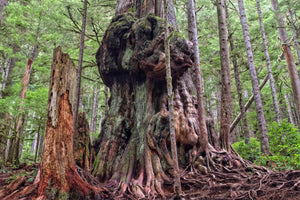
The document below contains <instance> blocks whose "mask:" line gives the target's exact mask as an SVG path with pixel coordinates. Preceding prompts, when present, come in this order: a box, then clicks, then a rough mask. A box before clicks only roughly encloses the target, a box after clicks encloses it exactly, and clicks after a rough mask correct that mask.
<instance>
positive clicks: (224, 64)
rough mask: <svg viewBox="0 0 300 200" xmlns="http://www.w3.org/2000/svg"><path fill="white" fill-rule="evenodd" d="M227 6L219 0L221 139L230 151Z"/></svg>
mask: <svg viewBox="0 0 300 200" xmlns="http://www.w3.org/2000/svg"><path fill="white" fill-rule="evenodd" d="M225 6H226V5H225V1H224V0H217V13H218V27H219V45H220V59H221V60H220V61H221V122H220V137H219V139H220V145H221V148H224V149H226V150H227V151H228V152H230V150H231V146H230V123H231V84H230V59H229V48H228V31H227V22H226V12H225V11H226V8H225Z"/></svg>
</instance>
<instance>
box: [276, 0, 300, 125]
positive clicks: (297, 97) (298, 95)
mask: <svg viewBox="0 0 300 200" xmlns="http://www.w3.org/2000/svg"><path fill="white" fill-rule="evenodd" d="M271 3H272V8H273V11H274V13H275V18H276V20H277V25H278V32H279V37H280V41H281V44H282V49H283V52H284V55H285V60H286V64H287V68H288V71H289V75H290V79H291V85H292V89H293V93H294V101H295V104H296V107H297V109H296V113H297V115H298V116H300V79H299V75H298V71H297V67H296V64H295V60H294V56H293V54H292V50H291V47H290V44H289V40H288V35H287V32H286V30H285V28H284V27H285V24H284V21H283V17H282V15H281V13H279V7H278V0H271ZM297 124H298V127H299V128H300V123H297Z"/></svg>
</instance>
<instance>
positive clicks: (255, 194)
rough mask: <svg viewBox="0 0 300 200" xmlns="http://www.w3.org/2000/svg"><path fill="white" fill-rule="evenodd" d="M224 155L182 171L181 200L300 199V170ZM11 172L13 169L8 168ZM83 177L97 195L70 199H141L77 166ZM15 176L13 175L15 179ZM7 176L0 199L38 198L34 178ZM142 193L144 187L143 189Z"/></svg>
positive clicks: (169, 192) (168, 190) (0, 182)
mask: <svg viewBox="0 0 300 200" xmlns="http://www.w3.org/2000/svg"><path fill="white" fill-rule="evenodd" d="M232 157H234V156H232V155H230V156H229V155H228V154H226V153H224V152H216V153H214V157H213V160H214V162H213V163H211V166H212V167H211V169H210V171H207V170H206V169H205V168H204V167H203V165H201V164H200V162H196V163H195V164H193V165H189V166H187V168H186V169H181V182H182V189H183V194H182V196H181V198H182V199H197V200H198V199H212V200H213V199H220V200H221V199H222V200H224V199H236V200H238V199H240V200H242V199H243V200H248V199H264V200H269V199H284V200H286V199H287V200H289V199H290V200H292V199H293V200H294V199H299V198H300V171H299V170H297V171H296V170H292V171H287V172H273V171H270V170H268V169H266V168H264V167H261V166H257V165H253V164H251V163H249V162H248V161H243V160H240V159H234V158H232ZM6 170H12V169H6ZM21 170H26V171H27V172H28V174H32V173H31V170H32V168H31V169H30V168H28V167H25V168H21V169H18V170H12V174H18V173H20V171H21ZM77 171H78V173H79V174H80V176H81V178H82V179H83V180H85V181H86V182H87V183H89V184H91V185H93V186H94V187H96V188H98V190H99V193H98V194H97V195H95V194H90V195H79V194H78V193H76V192H75V191H74V189H72V188H71V191H70V193H69V199H72V200H74V199H91V200H92V199H108V200H109V199H141V198H140V197H139V196H140V195H141V194H140V193H136V191H137V190H136V189H134V187H137V186H135V185H134V183H133V182H131V183H129V187H128V190H127V191H125V192H123V193H121V192H120V190H119V187H118V184H115V185H109V184H99V182H98V180H97V179H96V178H95V177H92V176H91V175H90V174H89V172H87V171H84V170H83V169H81V168H79V167H77ZM12 174H11V175H10V176H12ZM10 176H8V174H7V173H6V174H4V173H0V199H3V200H17V199H23V200H31V199H32V200H33V199H36V192H37V187H38V184H36V183H34V182H33V181H31V182H28V179H30V178H32V176H30V175H29V176H27V177H24V176H18V178H16V179H15V180H14V181H12V182H11V183H10V184H8V185H7V184H6V180H8V179H9V177H10ZM162 188H163V190H164V193H165V199H174V198H175V193H174V192H173V186H172V182H171V183H170V184H164V185H163V186H162ZM140 191H141V192H143V191H144V188H143V187H142V188H140ZM144 199H162V196H160V195H155V196H145V198H144Z"/></svg>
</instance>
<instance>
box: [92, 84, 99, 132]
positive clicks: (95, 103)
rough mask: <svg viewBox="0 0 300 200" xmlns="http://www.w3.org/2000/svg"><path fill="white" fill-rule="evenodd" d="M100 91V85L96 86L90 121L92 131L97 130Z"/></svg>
mask: <svg viewBox="0 0 300 200" xmlns="http://www.w3.org/2000/svg"><path fill="white" fill-rule="evenodd" d="M99 93H100V89H99V87H98V86H94V92H93V104H92V117H91V121H90V131H91V132H92V133H95V132H96V129H97V127H96V126H97V114H98V104H99Z"/></svg>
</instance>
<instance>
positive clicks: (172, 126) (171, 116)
mask: <svg viewBox="0 0 300 200" xmlns="http://www.w3.org/2000/svg"><path fill="white" fill-rule="evenodd" d="M164 5H165V13H166V15H165V20H164V21H165V41H164V47H165V55H166V56H165V62H166V82H167V94H168V109H169V125H170V139H171V152H172V158H173V162H174V176H175V177H174V178H175V180H174V191H175V192H176V194H177V195H180V194H181V183H180V172H179V166H178V157H177V144H176V136H175V122H174V103H173V97H174V93H173V85H172V75H171V65H170V42H169V14H168V10H169V3H168V1H167V0H164Z"/></svg>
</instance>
